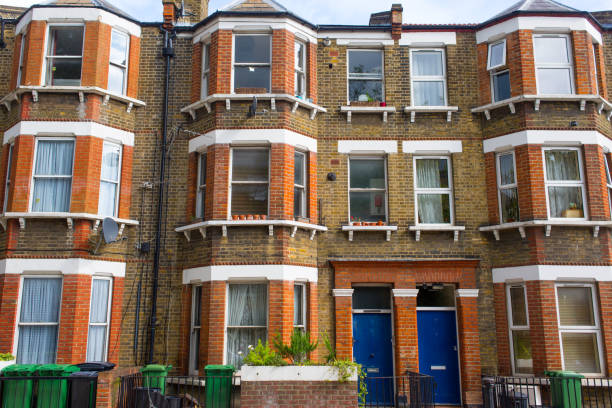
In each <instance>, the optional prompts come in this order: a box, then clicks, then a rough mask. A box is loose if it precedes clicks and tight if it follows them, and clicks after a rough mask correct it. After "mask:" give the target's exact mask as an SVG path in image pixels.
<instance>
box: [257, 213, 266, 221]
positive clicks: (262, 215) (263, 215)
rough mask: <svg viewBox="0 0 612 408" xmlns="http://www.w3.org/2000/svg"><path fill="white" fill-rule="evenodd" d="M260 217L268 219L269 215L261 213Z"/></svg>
mask: <svg viewBox="0 0 612 408" xmlns="http://www.w3.org/2000/svg"><path fill="white" fill-rule="evenodd" d="M259 217H260V218H261V219H262V220H267V219H268V216H267V215H266V214H261V215H260V216H259Z"/></svg>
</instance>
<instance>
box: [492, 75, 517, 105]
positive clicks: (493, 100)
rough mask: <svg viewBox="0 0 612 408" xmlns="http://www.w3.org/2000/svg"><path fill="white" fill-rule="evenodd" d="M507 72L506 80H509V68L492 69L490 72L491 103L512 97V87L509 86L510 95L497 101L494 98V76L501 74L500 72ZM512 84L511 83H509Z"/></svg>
mask: <svg viewBox="0 0 612 408" xmlns="http://www.w3.org/2000/svg"><path fill="white" fill-rule="evenodd" d="M506 73H507V74H508V82H510V70H509V69H502V70H501V71H495V70H492V71H491V72H490V77H491V103H496V102H502V101H505V100H506V99H510V98H511V97H512V88H510V97H508V98H506V99H500V100H499V101H496V100H495V82H494V78H495V77H497V76H499V75H502V74H506ZM510 86H512V85H510Z"/></svg>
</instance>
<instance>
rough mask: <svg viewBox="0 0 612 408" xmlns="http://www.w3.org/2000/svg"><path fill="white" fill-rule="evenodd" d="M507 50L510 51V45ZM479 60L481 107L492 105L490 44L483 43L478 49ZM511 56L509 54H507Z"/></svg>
mask: <svg viewBox="0 0 612 408" xmlns="http://www.w3.org/2000/svg"><path fill="white" fill-rule="evenodd" d="M506 48H507V49H509V47H508V44H506ZM476 52H477V58H478V89H479V91H480V93H479V99H478V100H479V101H480V105H487V104H489V103H491V75H490V74H489V71H488V70H487V59H488V56H489V44H488V43H481V44H478V45H477V47H476ZM507 54H509V52H508V53H507Z"/></svg>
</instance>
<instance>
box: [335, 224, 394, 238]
mask: <svg viewBox="0 0 612 408" xmlns="http://www.w3.org/2000/svg"><path fill="white" fill-rule="evenodd" d="M342 231H348V239H349V241H353V232H355V231H363V232H368V231H369V232H384V233H385V239H386V240H387V241H391V232H397V225H343V226H342Z"/></svg>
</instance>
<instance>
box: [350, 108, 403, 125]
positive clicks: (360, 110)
mask: <svg viewBox="0 0 612 408" xmlns="http://www.w3.org/2000/svg"><path fill="white" fill-rule="evenodd" d="M340 112H345V113H346V121H347V123H351V120H352V117H353V114H376V113H380V114H382V119H383V122H385V123H386V122H387V117H388V115H389V114H390V113H395V112H396V109H395V106H350V105H348V106H341V107H340Z"/></svg>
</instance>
